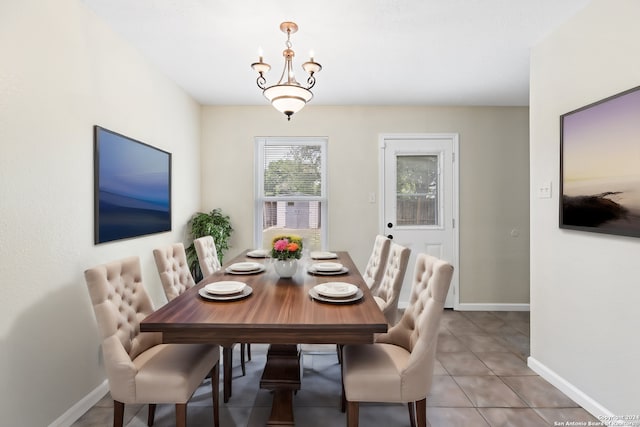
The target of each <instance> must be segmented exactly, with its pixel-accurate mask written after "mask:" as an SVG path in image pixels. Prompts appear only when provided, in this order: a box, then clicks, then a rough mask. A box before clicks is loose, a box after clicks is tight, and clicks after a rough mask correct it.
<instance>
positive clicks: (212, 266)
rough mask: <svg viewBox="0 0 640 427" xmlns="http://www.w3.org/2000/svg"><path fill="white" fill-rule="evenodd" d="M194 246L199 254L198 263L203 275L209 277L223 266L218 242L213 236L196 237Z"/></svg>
mask: <svg viewBox="0 0 640 427" xmlns="http://www.w3.org/2000/svg"><path fill="white" fill-rule="evenodd" d="M193 246H194V247H195V248H196V254H198V263H199V264H200V270H201V271H202V276H203V277H207V276H209V275H210V274H213V273H215V272H216V271H218V270H220V268H222V267H221V266H220V260H219V259H218V250H217V249H216V243H215V242H214V241H213V237H212V236H204V237H200V238H199V239H195V240H194V241H193Z"/></svg>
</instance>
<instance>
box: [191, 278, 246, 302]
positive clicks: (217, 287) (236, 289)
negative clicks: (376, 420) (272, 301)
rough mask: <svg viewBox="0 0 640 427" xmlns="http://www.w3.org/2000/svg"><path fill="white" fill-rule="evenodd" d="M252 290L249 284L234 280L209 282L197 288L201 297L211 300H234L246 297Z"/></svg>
mask: <svg viewBox="0 0 640 427" xmlns="http://www.w3.org/2000/svg"><path fill="white" fill-rule="evenodd" d="M252 292H253V288H252V287H251V286H249V285H247V284H246V283H244V282H235V281H221V282H214V283H209V284H207V285H205V286H204V287H202V288H200V289H199V290H198V294H200V296H201V297H202V298H205V299H208V300H212V301H234V300H237V299H241V298H245V297H248V296H249V295H251V293H252Z"/></svg>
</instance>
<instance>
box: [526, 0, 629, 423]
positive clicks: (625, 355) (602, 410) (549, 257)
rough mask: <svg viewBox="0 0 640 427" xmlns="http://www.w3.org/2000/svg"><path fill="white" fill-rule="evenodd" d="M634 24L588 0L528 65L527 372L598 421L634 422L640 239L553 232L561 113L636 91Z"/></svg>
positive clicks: (613, 0) (616, 2) (617, 2)
mask: <svg viewBox="0 0 640 427" xmlns="http://www.w3.org/2000/svg"><path fill="white" fill-rule="evenodd" d="M639 18H640V2H638V1H637V0H594V1H593V2H592V3H590V4H589V6H587V7H586V8H585V9H584V10H583V11H582V12H580V13H579V14H578V15H577V16H576V17H575V18H573V19H572V20H570V21H569V22H567V23H566V24H565V25H563V26H562V27H561V28H560V29H559V30H557V31H555V32H554V33H553V34H551V35H550V36H549V37H547V38H546V39H545V40H544V41H542V43H540V44H539V45H538V46H536V47H535V48H534V50H533V54H532V63H531V194H532V198H531V359H530V365H531V366H532V367H534V368H535V369H536V370H537V371H539V372H540V373H541V374H542V375H543V376H545V377H546V378H547V379H549V380H550V381H552V382H553V383H554V384H556V385H557V386H559V387H561V388H562V389H563V391H565V392H567V393H568V394H569V395H570V396H571V397H573V398H574V400H577V401H578V402H579V403H580V404H582V405H583V406H584V407H585V408H587V409H588V410H590V411H591V412H593V413H594V414H598V415H610V414H617V415H623V414H635V415H640V399H639V396H640V394H639V392H638V384H640V363H638V361H639V360H640V340H639V339H638V331H640V314H638V313H640V311H639V310H638V302H639V301H640V286H638V283H639V281H638V277H639V276H640V269H639V267H638V259H639V256H640V240H638V239H637V238H630V237H620V236H611V235H602V234H594V233H586V232H579V231H571V230H560V229H559V228H558V201H559V200H558V191H557V189H558V188H559V187H558V186H559V163H560V159H559V134H560V130H559V116H560V115H561V114H563V113H566V112H569V111H572V110H574V109H576V108H579V107H581V106H584V105H587V104H590V103H592V102H595V101H597V100H600V99H602V98H605V97H608V96H610V95H613V94H616V93H618V92H621V91H623V90H626V89H629V88H632V87H634V86H637V85H639V84H640V78H639V76H640V72H639V71H640V57H639V56H638V54H637V53H638V47H639V45H638V40H640V27H639V26H638V24H637V23H638V19H639ZM603 144H605V145H606V141H603ZM545 181H551V182H552V185H553V189H554V194H553V197H552V199H538V198H536V197H535V194H536V188H537V187H538V186H539V185H541V183H543V182H545Z"/></svg>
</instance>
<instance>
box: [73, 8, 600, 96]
mask: <svg viewBox="0 0 640 427" xmlns="http://www.w3.org/2000/svg"><path fill="white" fill-rule="evenodd" d="M83 1H84V3H86V4H87V5H88V6H89V7H90V8H91V9H92V10H94V11H95V13H96V14H97V15H99V16H101V17H102V18H103V19H104V20H105V21H106V22H107V24H108V25H109V26H110V27H111V28H113V29H114V30H115V31H116V32H118V33H120V34H121V35H122V36H123V37H124V38H125V39H126V40H128V41H129V42H130V43H131V44H132V45H133V46H135V47H136V48H137V49H138V50H139V51H140V52H142V54H143V55H145V56H146V57H147V58H149V60H150V61H151V62H152V63H154V64H155V65H156V66H157V67H158V68H159V69H161V70H162V71H163V72H164V73H165V74H166V75H167V76H169V78H171V79H172V80H173V81H175V82H176V83H177V84H178V85H179V86H181V87H182V88H184V90H186V91H187V92H188V93H189V94H191V95H192V96H193V97H194V98H195V99H196V100H197V101H199V102H200V103H202V104H209V105H260V104H265V103H266V102H267V101H266V100H265V99H264V98H263V97H262V94H261V91H260V90H259V89H258V88H257V86H256V84H255V80H256V77H257V76H256V74H255V73H254V71H253V70H252V69H251V67H250V64H251V63H252V62H255V61H256V60H257V56H258V51H259V49H260V48H261V49H262V50H263V52H264V60H265V61H266V62H268V63H269V64H271V67H272V68H271V71H270V72H269V73H268V74H267V83H268V84H269V85H270V84H274V83H276V82H277V80H278V79H279V78H280V74H281V73H282V68H283V61H284V60H283V58H282V50H283V49H284V47H285V40H286V35H285V34H283V33H282V32H280V29H279V26H280V23H281V22H283V21H294V22H296V23H297V24H298V25H299V27H300V30H299V31H298V32H297V33H296V34H294V35H292V37H291V41H292V44H293V49H294V51H295V52H296V58H295V59H294V67H295V71H296V76H297V78H298V81H300V82H304V81H305V80H306V78H305V77H304V73H303V71H302V68H301V67H300V65H301V64H302V62H304V61H306V60H308V57H309V52H310V51H313V52H314V56H315V60H316V61H317V62H319V63H321V64H322V66H323V69H322V71H321V72H320V73H318V74H317V83H316V86H315V88H314V89H313V92H314V95H315V96H314V100H313V101H312V103H314V104H318V105H496V106H497V105H529V54H530V48H531V47H532V46H535V45H536V44H537V43H538V42H539V41H540V40H542V39H543V38H544V37H545V35H546V34H548V33H549V32H550V31H552V30H553V29H555V28H556V27H558V26H559V25H560V24H562V23H563V22H565V21H566V20H567V19H569V18H570V17H572V16H573V15H574V14H575V13H576V12H578V11H579V10H580V9H582V8H583V7H584V6H585V5H586V4H587V3H588V2H589V1H590V0H320V1H309V0H83Z"/></svg>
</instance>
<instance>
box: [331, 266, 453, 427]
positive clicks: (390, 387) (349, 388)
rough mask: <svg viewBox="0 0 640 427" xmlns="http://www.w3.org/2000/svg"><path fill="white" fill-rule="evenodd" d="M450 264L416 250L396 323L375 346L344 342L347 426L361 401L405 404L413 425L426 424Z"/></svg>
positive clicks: (354, 419)
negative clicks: (407, 294)
mask: <svg viewBox="0 0 640 427" xmlns="http://www.w3.org/2000/svg"><path fill="white" fill-rule="evenodd" d="M452 275H453V267H452V266H451V265H450V264H449V263H447V262H445V261H442V260H440V259H438V258H435V257H433V256H430V255H426V254H418V256H417V259H416V264H415V270H414V273H413V284H412V288H411V296H410V299H409V306H408V307H407V308H406V309H405V312H404V314H403V316H402V318H401V319H400V322H398V323H397V324H396V325H395V326H393V327H391V328H390V329H389V331H388V332H386V333H384V334H380V335H378V336H376V342H375V343H374V344H362V345H345V346H344V348H343V356H342V358H343V359H342V389H343V395H342V404H343V407H342V409H343V411H344V409H345V405H346V410H347V426H348V427H356V426H357V425H358V415H359V405H358V404H359V402H395V403H400V402H402V403H407V405H408V408H409V416H410V420H411V425H412V426H415V425H416V421H417V425H418V426H419V427H426V425H427V413H426V408H427V403H426V402H427V400H426V399H427V394H428V393H429V390H430V389H431V381H432V379H433V365H434V361H435V355H436V345H437V340H438V329H439V325H440V318H441V317H442V312H443V309H444V302H445V299H446V297H447V292H448V290H449V285H450V283H451V277H452Z"/></svg>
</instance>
